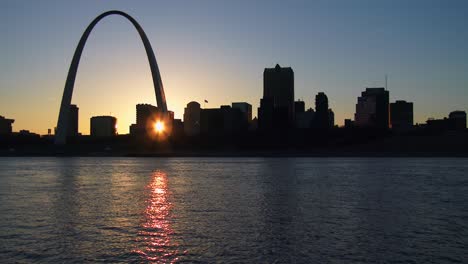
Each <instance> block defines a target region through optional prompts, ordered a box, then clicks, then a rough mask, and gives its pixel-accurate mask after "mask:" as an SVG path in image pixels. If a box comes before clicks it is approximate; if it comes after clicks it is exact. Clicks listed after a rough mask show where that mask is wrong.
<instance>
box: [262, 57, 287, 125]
mask: <svg viewBox="0 0 468 264" xmlns="http://www.w3.org/2000/svg"><path fill="white" fill-rule="evenodd" d="M262 106H264V107H265V109H261V108H262ZM293 124H294V72H293V70H292V69H291V68H290V67H286V68H282V67H281V66H279V65H278V64H276V67H275V68H266V69H265V71H264V72H263V99H262V100H261V102H260V109H259V126H260V128H264V129H269V128H272V127H276V128H284V127H290V126H292V125H293Z"/></svg>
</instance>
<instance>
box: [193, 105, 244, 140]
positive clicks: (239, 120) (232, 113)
mask: <svg viewBox="0 0 468 264" xmlns="http://www.w3.org/2000/svg"><path fill="white" fill-rule="evenodd" d="M247 129H248V122H247V120H245V115H244V113H243V112H242V111H241V110H240V109H238V108H232V107H231V106H229V105H224V106H221V107H220V108H208V109H201V112H200V131H201V133H203V134H232V133H240V132H245V131H247Z"/></svg>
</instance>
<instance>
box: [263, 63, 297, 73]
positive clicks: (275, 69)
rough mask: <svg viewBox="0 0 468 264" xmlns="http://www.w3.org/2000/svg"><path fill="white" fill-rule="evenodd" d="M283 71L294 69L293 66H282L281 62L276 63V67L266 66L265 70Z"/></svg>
mask: <svg viewBox="0 0 468 264" xmlns="http://www.w3.org/2000/svg"><path fill="white" fill-rule="evenodd" d="M273 71H274V72H281V71H293V70H292V68H291V67H281V66H280V65H279V64H276V66H275V67H274V68H265V72H273Z"/></svg>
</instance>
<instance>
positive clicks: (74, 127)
mask: <svg viewBox="0 0 468 264" xmlns="http://www.w3.org/2000/svg"><path fill="white" fill-rule="evenodd" d="M78 111H79V108H78V106H76V105H70V112H69V118H68V122H69V123H68V131H67V136H69V137H76V136H78V135H79V132H78Z"/></svg>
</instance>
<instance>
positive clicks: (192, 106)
mask: <svg viewBox="0 0 468 264" xmlns="http://www.w3.org/2000/svg"><path fill="white" fill-rule="evenodd" d="M200 112H201V108H200V104H199V103H197V102H190V103H188V104H187V107H185V109H184V132H185V134H186V135H188V136H194V135H198V134H200Z"/></svg>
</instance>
